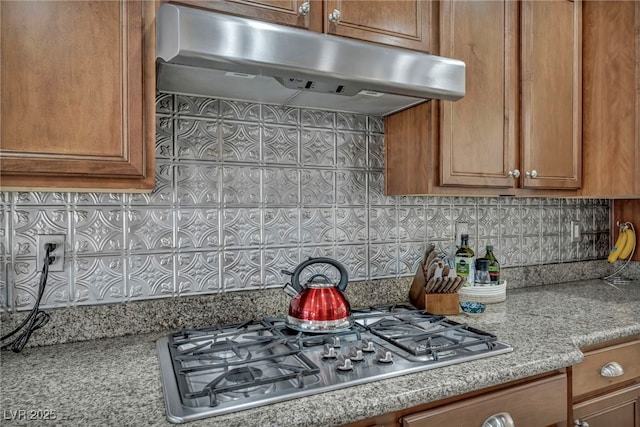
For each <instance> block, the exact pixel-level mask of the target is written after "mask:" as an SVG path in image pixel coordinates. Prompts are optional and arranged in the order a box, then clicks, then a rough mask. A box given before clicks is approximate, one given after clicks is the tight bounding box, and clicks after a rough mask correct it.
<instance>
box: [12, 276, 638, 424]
mask: <svg viewBox="0 0 640 427" xmlns="http://www.w3.org/2000/svg"><path fill="white" fill-rule="evenodd" d="M623 291H624V292H622V291H621V292H618V291H616V290H615V289H613V288H610V287H609V286H607V285H605V284H604V283H603V282H602V281H600V280H586V281H581V282H574V283H567V284H560V285H553V286H536V287H532V288H525V289H516V290H513V291H510V292H509V293H508V295H507V301H506V302H504V303H499V304H492V305H490V306H489V308H488V309H487V313H485V314H484V315H483V316H480V317H477V318H468V317H466V316H464V315H457V316H448V317H450V318H451V319H453V320H455V321H458V322H465V323H469V324H470V325H471V326H474V327H477V328H479V329H483V330H486V331H490V332H492V333H495V334H496V336H498V337H499V339H500V340H502V341H505V342H508V343H510V344H511V345H513V347H514V350H513V351H512V352H510V353H506V354H501V355H496V356H492V357H487V358H483V359H478V360H473V361H469V362H464V363H460V364H455V365H451V366H445V367H441V368H437V369H432V370H427V371H423V372H419V373H414V374H408V375H404V376H400V377H395V378H391V379H386V380H382V381H375V382H371V383H367V384H363V385H359V386H354V387H349V388H345V389H340V390H336V391H332V392H326V393H319V394H316V395H313V396H308V397H302V398H299V399H295V400H291V401H285V402H280V403H276V404H272V405H267V406H263V407H258V408H254V409H249V410H244V411H239V412H235V413H231V414H224V415H220V416H217V417H211V418H207V419H204V420H197V421H194V422H191V423H188V424H187V425H193V426H196V425H197V426H200V425H225V426H281V425H286V426H305V425H323V426H331V425H341V424H346V423H350V422H355V421H358V420H362V419H367V418H371V417H375V416H378V415H383V414H386V413H389V412H394V411H399V410H403V409H407V408H410V407H413V406H418V405H421V404H425V403H431V402H435V401H439V400H442V399H446V398H449V397H453V396H458V395H462V394H466V393H469V392H473V391H476V390H481V389H484V388H487V387H491V386H495V385H499V384H505V383H509V382H511V381H515V380H519V379H523V378H527V377H531V376H535V375H538V374H544V373H548V372H553V371H556V370H559V369H563V368H566V367H569V366H572V365H575V364H577V363H580V362H581V361H582V360H583V354H582V352H581V351H580V347H584V346H589V345H594V344H598V343H602V342H607V341H611V340H616V339H619V338H623V337H629V336H634V335H637V334H640V316H639V314H638V313H639V311H638V310H639V309H638V307H639V306H640V304H638V303H639V302H640V283H638V282H631V283H630V284H628V285H626V287H625V288H624V289H623ZM164 335H166V333H150V334H141V335H132V336H125V337H120V338H108V339H98V340H93V341H85V342H78V343H70V344H60V345H52V346H45V347H33V348H27V349H25V350H24V352H23V353H22V354H17V355H16V354H13V353H8V352H2V354H0V357H1V359H0V362H1V363H0V369H1V372H0V374H1V377H2V379H1V386H2V389H1V393H0V397H1V401H0V403H1V405H0V407H2V408H3V409H5V410H7V409H20V408H36V409H37V408H44V407H48V408H51V409H55V410H57V413H58V414H59V420H60V421H61V422H64V424H65V425H104V424H105V423H108V424H112V423H117V424H120V425H124V424H127V425H138V424H145V425H168V422H167V420H166V416H165V406H164V400H163V396H162V388H161V383H160V373H159V369H158V364H157V357H156V346H155V342H156V340H157V339H158V338H160V337H161V336H164ZM543 341H545V342H547V346H546V348H542V347H541V342H543ZM91 378H93V379H94V382H97V383H98V384H94V382H91V381H90V379H91ZM36 386H37V387H39V389H38V390H36V391H35V392H34V387H36ZM47 390H49V391H53V393H52V392H49V393H47V392H46V391H47ZM96 399H99V400H100V401H102V402H104V404H103V405H102V407H100V408H95V405H94V402H95V400H96ZM19 424H20V423H19V422H15V423H14V425H19Z"/></svg>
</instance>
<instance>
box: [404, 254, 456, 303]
mask: <svg viewBox="0 0 640 427" xmlns="http://www.w3.org/2000/svg"><path fill="white" fill-rule="evenodd" d="M426 284H427V280H426V278H425V277H424V264H423V263H422V262H421V263H420V266H419V267H418V269H417V271H416V275H415V276H414V277H413V282H412V283H411V288H410V289H409V301H411V304H413V305H414V306H415V307H417V308H422V309H424V310H425V311H427V312H429V313H431V314H458V313H460V295H459V294H458V293H457V292H454V293H448V294H441V293H431V294H428V293H426V292H425V285H426Z"/></svg>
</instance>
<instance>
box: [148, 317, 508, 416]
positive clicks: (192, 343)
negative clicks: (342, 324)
mask: <svg viewBox="0 0 640 427" xmlns="http://www.w3.org/2000/svg"><path fill="white" fill-rule="evenodd" d="M353 318H354V322H355V323H354V325H353V327H352V328H350V329H349V330H346V331H341V332H337V333H328V334H327V333H323V334H310V333H304V332H298V331H294V330H291V329H290V328H288V327H287V326H286V319H283V318H275V317H265V318H264V319H262V320H254V321H250V322H244V323H238V324H232V325H217V326H213V327H210V328H203V329H196V330H187V329H185V330H182V331H179V332H176V333H174V334H172V335H169V336H168V337H165V338H162V339H160V340H158V344H157V346H158V358H159V362H160V368H161V375H162V384H163V392H164V396H165V403H166V407H167V418H168V419H169V421H172V422H184V421H190V420H194V419H199V418H206V417H210V416H214V415H219V414H224V413H229V412H234V411H238V410H243V409H247V408H253V407H256V406H261V405H266V404H270V403H274V402H279V401H283V400H288V399H293V398H297V397H302V396H308V395H312V394H315V393H319V392H324V391H331V390H336V389H339V388H343V387H350V386H355V385H358V384H364V383H368V382H371V381H377V380H381V379H385V378H392V377H395V376H399V375H404V374H407V373H412V372H419V371H423V370H426V369H435V368H438V367H441V366H446V365H450V364H453V363H460V362H464V361H467V360H473V359H478V358H482V357H488V356H493V355H497V354H501V353H506V352H510V351H511V350H512V348H511V346H509V345H508V344H505V343H503V342H500V341H498V340H497V337H496V336H495V335H492V334H490V333H487V332H484V331H480V330H477V329H474V328H472V327H469V326H468V325H466V324H461V323H457V322H454V321H452V320H450V319H447V318H446V317H444V316H434V315H431V314H429V313H426V312H425V311H423V310H416V309H414V308H413V307H410V306H382V307H370V308H366V309H361V310H354V311H353Z"/></svg>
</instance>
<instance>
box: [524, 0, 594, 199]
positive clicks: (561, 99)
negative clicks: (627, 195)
mask: <svg viewBox="0 0 640 427" xmlns="http://www.w3.org/2000/svg"><path fill="white" fill-rule="evenodd" d="M521 19H522V34H521V37H522V61H521V66H522V101H521V104H522V136H521V143H522V162H521V163H522V169H523V171H522V172H523V175H522V178H521V180H522V181H521V182H522V186H523V187H524V188H567V189H569V188H579V187H580V185H581V158H582V152H581V150H582V148H581V147H582V118H581V117H582V116H581V115H582V95H581V94H582V86H581V81H582V79H581V76H582V73H581V69H582V67H581V49H582V47H581V39H582V35H581V34H582V25H581V23H582V4H581V2H580V1H579V0H576V1H569V0H554V1H524V2H523V3H522V13H521ZM534 171H535V172H534Z"/></svg>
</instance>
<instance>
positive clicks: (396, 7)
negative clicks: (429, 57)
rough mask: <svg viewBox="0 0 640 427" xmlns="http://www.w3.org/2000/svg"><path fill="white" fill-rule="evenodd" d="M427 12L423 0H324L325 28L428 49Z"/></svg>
mask: <svg viewBox="0 0 640 427" xmlns="http://www.w3.org/2000/svg"><path fill="white" fill-rule="evenodd" d="M334 11H337V14H339V18H338V19H334V18H329V16H330V15H331V14H333V16H336V17H337V16H338V15H337V14H336V13H335V12H334ZM430 16H431V2H430V1H426V0H381V1H375V2H363V1H362V0H326V1H325V19H327V23H326V26H325V28H326V30H325V32H327V33H329V34H334V35H338V36H344V37H351V38H355V39H359V40H366V41H371V42H376V43H383V44H388V45H392V46H397V47H403V48H407V49H414V50H420V51H423V52H428V51H429V49H430V44H429V41H430V40H429V22H430Z"/></svg>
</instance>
